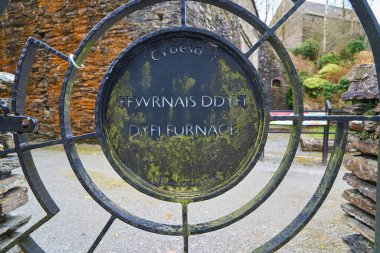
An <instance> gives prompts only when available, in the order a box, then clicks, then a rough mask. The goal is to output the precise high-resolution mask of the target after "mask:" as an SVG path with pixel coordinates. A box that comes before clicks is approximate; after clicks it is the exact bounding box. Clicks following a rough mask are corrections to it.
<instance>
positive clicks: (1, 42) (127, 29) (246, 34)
mask: <svg viewBox="0 0 380 253" xmlns="http://www.w3.org/2000/svg"><path fill="white" fill-rule="evenodd" d="M125 2H126V1H125V0H116V1H107V0H91V1H72V0H63V1H48V0H35V1H24V0H12V1H11V3H10V5H9V6H8V8H7V10H6V12H5V13H4V15H3V16H2V17H1V18H0V66H1V71H4V72H9V73H14V72H15V69H16V65H17V61H18V58H19V56H20V54H21V50H22V48H23V46H24V43H25V42H26V40H27V38H28V37H31V36H32V37H35V38H37V39H39V40H41V41H43V42H44V43H46V44H48V45H49V46H51V47H53V48H55V49H57V50H59V51H61V52H63V53H65V54H70V53H74V52H75V50H76V48H77V47H78V45H79V43H80V41H81V40H82V39H83V38H84V37H85V36H86V34H87V33H88V32H89V31H90V30H91V28H92V27H93V26H94V25H95V24H96V23H98V22H99V21H100V20H101V19H102V18H103V17H105V16H106V15H107V14H108V13H110V12H111V11H113V10H115V9H116V8H118V7H119V6H121V5H122V4H124V3H125ZM179 2H180V1H168V2H165V3H162V4H157V5H154V6H151V7H149V8H145V9H143V10H141V11H138V12H136V13H134V14H132V15H130V16H129V17H127V18H125V19H123V20H121V21H120V22H119V23H117V24H116V25H114V26H113V27H112V28H111V29H110V31H108V32H107V33H106V35H105V36H104V37H103V39H102V40H101V41H100V42H99V43H97V44H96V45H94V47H93V48H92V49H91V51H90V53H89V55H88V57H87V59H86V61H85V62H84V65H85V66H86V68H85V69H83V70H81V71H80V73H79V75H78V79H77V84H76V87H75V88H74V91H73V100H72V112H71V115H72V125H73V130H74V133H89V132H93V131H95V123H94V108H95V101H96V95H97V91H98V88H99V85H100V82H101V80H102V78H103V76H104V74H105V72H106V70H107V68H108V66H109V64H110V63H111V62H112V60H113V59H114V58H115V57H116V56H117V55H118V54H119V53H120V52H122V51H123V50H124V49H125V48H126V47H127V46H128V45H129V44H130V43H131V42H132V41H134V40H135V39H137V38H139V37H140V36H142V35H144V34H147V33H149V32H152V31H155V30H159V29H160V28H164V27H170V26H178V25H179V21H180V7H179ZM235 2H237V3H238V4H241V5H242V6H244V7H245V8H247V9H248V10H250V11H251V12H254V13H257V11H256V7H255V4H254V1H253V0H252V1H251V0H249V1H247V0H235ZM188 23H189V24H190V25H193V26H195V27H200V28H204V29H208V30H210V31H213V32H215V33H217V34H220V35H221V36H223V37H225V38H227V39H229V40H230V41H231V42H233V43H234V44H235V45H236V46H237V47H239V48H241V49H242V50H247V49H248V48H250V47H251V46H252V43H253V41H255V40H256V34H255V32H254V29H252V28H251V27H249V26H248V25H247V24H246V23H243V22H241V21H240V20H239V19H238V18H237V17H236V16H234V15H231V14H229V13H227V12H225V11H223V10H221V9H219V8H216V7H213V6H210V5H205V4H199V3H194V2H191V1H190V2H188ZM256 63H257V59H256ZM66 68H67V62H64V61H62V60H61V59H59V58H57V57H55V56H53V55H49V54H47V53H45V52H44V51H42V50H39V52H38V54H37V57H36V62H35V64H34V67H33V71H32V73H31V76H30V83H29V91H28V99H27V105H28V107H27V112H26V113H27V115H30V116H32V117H35V118H38V119H39V121H40V130H39V132H38V133H37V134H38V135H37V136H40V137H45V138H57V137H58V136H60V130H59V122H58V121H59V108H58V105H59V97H60V89H61V85H62V82H63V77H64V74H65V70H66ZM9 96H10V94H9V93H7V94H3V93H2V92H1V91H0V97H9Z"/></svg>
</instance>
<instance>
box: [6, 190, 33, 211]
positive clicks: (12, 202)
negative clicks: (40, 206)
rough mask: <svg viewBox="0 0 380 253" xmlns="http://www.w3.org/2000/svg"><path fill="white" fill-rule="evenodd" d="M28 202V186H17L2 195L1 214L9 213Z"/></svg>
mask: <svg viewBox="0 0 380 253" xmlns="http://www.w3.org/2000/svg"><path fill="white" fill-rule="evenodd" d="M27 202H28V188H26V187H16V188H13V189H12V190H9V191H8V192H6V193H4V194H2V195H0V215H4V214H8V213H10V212H12V211H14V210H16V209H17V208H19V207H21V206H23V205H25V204H26V203H27Z"/></svg>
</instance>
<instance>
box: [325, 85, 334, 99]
mask: <svg viewBox="0 0 380 253" xmlns="http://www.w3.org/2000/svg"><path fill="white" fill-rule="evenodd" d="M336 91H337V86H336V85H335V84H332V83H330V82H327V83H325V84H323V96H324V97H325V98H331V97H332V96H333V94H334V93H335V92H336Z"/></svg>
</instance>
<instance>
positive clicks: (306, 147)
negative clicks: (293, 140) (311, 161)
mask: <svg viewBox="0 0 380 253" xmlns="http://www.w3.org/2000/svg"><path fill="white" fill-rule="evenodd" d="M333 146H334V140H329V146H328V147H329V151H331V150H332V148H333ZM301 148H302V151H304V152H322V151H323V139H315V138H309V137H304V136H303V137H301Z"/></svg>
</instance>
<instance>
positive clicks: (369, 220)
mask: <svg viewBox="0 0 380 253" xmlns="http://www.w3.org/2000/svg"><path fill="white" fill-rule="evenodd" d="M341 207H342V210H343V211H344V212H345V213H346V214H348V215H349V216H352V217H354V218H355V219H357V220H359V221H361V222H363V223H364V224H366V225H367V226H370V227H371V228H373V229H375V225H376V222H375V216H372V215H370V214H368V213H366V212H364V211H363V210H361V209H360V208H357V207H356V206H354V205H352V204H347V203H346V204H342V206H341Z"/></svg>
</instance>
